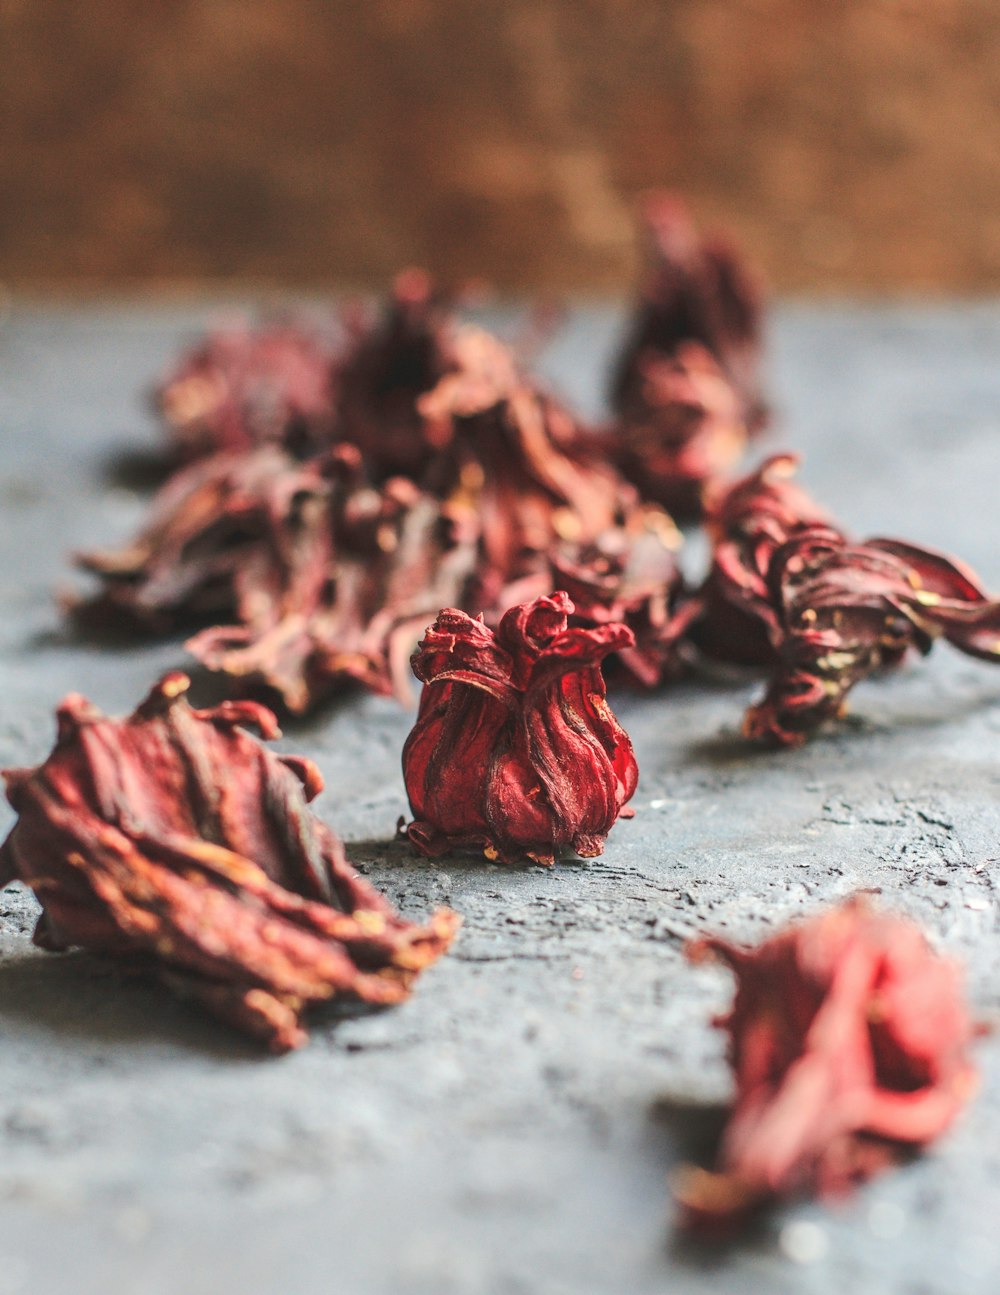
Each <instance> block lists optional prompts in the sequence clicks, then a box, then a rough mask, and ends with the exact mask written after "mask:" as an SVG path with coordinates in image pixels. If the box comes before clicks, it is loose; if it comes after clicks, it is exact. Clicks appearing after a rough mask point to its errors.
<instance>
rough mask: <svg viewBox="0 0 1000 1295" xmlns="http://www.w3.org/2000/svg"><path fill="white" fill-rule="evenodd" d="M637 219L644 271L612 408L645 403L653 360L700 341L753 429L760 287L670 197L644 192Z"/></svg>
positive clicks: (760, 406) (760, 408)
mask: <svg viewBox="0 0 1000 1295" xmlns="http://www.w3.org/2000/svg"><path fill="white" fill-rule="evenodd" d="M639 215H640V222H641V227H642V233H643V239H644V243H645V253H646V262H647V268H646V271H645V278H644V281H643V285H642V290H641V295H640V300H639V305H638V309H637V310H636V313H635V317H634V319H633V322H632V326H631V330H630V333H629V336H628V339H627V341H626V343H625V347H624V349H623V351H622V354H621V356H620V358H619V360H618V364H617V368H616V371H615V375H614V380H613V383H612V391H611V401H612V406H613V408H614V409H615V410H616V411H617V412H619V413H621V414H623V415H627V414H628V413H629V410H630V409H632V408H634V406H635V404H636V402H637V401H639V402H641V401H642V399H643V397H642V388H643V387H644V386H645V384H646V382H647V377H646V371H645V370H646V365H647V363H648V361H649V360H650V359H651V358H655V357H657V356H675V355H676V354H677V353H678V349H679V348H680V347H681V346H682V345H683V344H684V343H686V342H697V343H699V344H700V345H701V346H702V347H704V348H705V349H706V350H707V351H708V352H709V353H710V354H711V355H712V356H713V357H714V358H715V360H716V361H717V363H718V364H719V366H720V367H721V369H722V373H723V374H724V376H725V378H726V379H727V381H728V382H729V383H730V384H731V385H732V387H733V388H734V390H735V392H736V394H737V396H738V399H739V406H740V419H741V421H742V422H744V423H745V424H746V426H747V427H748V428H749V429H750V430H751V431H753V430H755V429H756V428H757V427H759V426H760V425H761V424H762V423H763V422H764V419H765V407H764V402H763V400H762V398H761V394H760V377H759V370H760V356H761V347H762V308H761V291H760V287H759V285H758V284H757V283H756V282H755V280H754V279H753V277H752V276H751V275H750V273H749V271H748V270H747V268H746V266H745V265H744V264H743V261H742V259H741V258H740V256H739V255H738V253H737V252H736V251H735V250H734V248H732V247H731V246H730V245H729V243H728V242H727V241H726V240H724V239H721V238H717V237H713V238H709V239H703V238H701V236H700V235H699V234H698V232H697V230H696V229H695V226H694V222H693V221H692V219H691V216H690V213H689V212H688V210H687V208H686V207H685V205H684V203H683V202H682V201H681V199H680V198H678V197H677V196H676V195H675V194H672V193H668V192H663V191H656V192H653V193H650V194H647V195H646V198H645V199H644V201H643V203H642V205H641V208H640V213H639Z"/></svg>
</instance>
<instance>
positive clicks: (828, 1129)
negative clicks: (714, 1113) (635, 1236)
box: [676, 901, 976, 1228]
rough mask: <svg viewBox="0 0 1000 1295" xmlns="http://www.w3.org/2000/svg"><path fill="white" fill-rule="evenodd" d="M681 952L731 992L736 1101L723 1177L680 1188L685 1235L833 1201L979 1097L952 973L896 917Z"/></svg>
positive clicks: (852, 912)
mask: <svg viewBox="0 0 1000 1295" xmlns="http://www.w3.org/2000/svg"><path fill="white" fill-rule="evenodd" d="M690 952H691V956H692V957H693V958H694V959H695V960H701V959H703V958H705V957H706V956H710V955H715V956H717V957H720V958H721V959H722V960H723V961H724V962H726V963H728V965H729V966H731V967H732V969H733V971H734V972H735V974H736V981H737V989H736V998H735V1001H734V1004H733V1008H732V1012H731V1013H730V1014H729V1016H728V1017H727V1018H726V1019H725V1020H723V1021H721V1022H720V1024H721V1025H722V1026H723V1027H724V1028H725V1030H726V1031H727V1033H728V1035H729V1054H730V1060H731V1063H732V1067H733V1071H734V1075H735V1081H736V1096H735V1100H734V1103H733V1108H732V1112H731V1114H730V1117H729V1121H728V1124H727V1126H726V1129H725V1132H724V1134H723V1140H722V1147H721V1154H720V1163H719V1168H718V1170H717V1171H716V1172H712V1173H709V1172H706V1171H704V1170H701V1169H694V1168H691V1169H687V1170H685V1171H682V1173H681V1174H680V1175H679V1177H678V1181H677V1184H676V1191H677V1195H678V1198H679V1200H680V1203H681V1205H682V1208H683V1209H684V1211H685V1219H686V1222H687V1223H688V1224H689V1225H691V1226H696V1227H701V1228H711V1227H714V1228H718V1227H720V1226H726V1225H727V1224H728V1225H730V1226H732V1225H733V1224H735V1223H737V1222H738V1221H740V1220H741V1219H742V1218H743V1217H745V1216H746V1215H747V1214H748V1213H749V1212H750V1211H751V1210H753V1209H755V1208H756V1207H758V1206H760V1205H762V1204H765V1203H767V1202H768V1201H769V1200H773V1199H775V1198H781V1197H788V1196H793V1195H799V1194H803V1193H810V1192H816V1193H818V1194H820V1195H821V1196H835V1195H838V1194H842V1193H844V1192H846V1191H847V1190H849V1189H850V1188H851V1187H852V1186H853V1185H854V1184H855V1183H857V1182H860V1181H863V1180H864V1179H866V1178H868V1177H870V1176H871V1175H872V1174H873V1173H875V1172H877V1171H878V1170H879V1169H881V1168H883V1167H885V1166H886V1165H888V1164H891V1163H892V1162H893V1161H894V1160H895V1159H896V1158H898V1156H899V1155H900V1154H901V1152H902V1151H903V1150H905V1148H907V1147H911V1148H913V1147H921V1146H924V1145H926V1144H927V1143H929V1142H931V1141H932V1140H933V1139H934V1138H936V1137H938V1136H939V1135H940V1134H941V1133H943V1132H944V1130H945V1129H946V1128H947V1127H948V1126H949V1124H951V1122H952V1121H953V1119H954V1118H955V1117H956V1116H957V1115H958V1113H959V1111H960V1110H961V1109H962V1107H963V1105H964V1104H965V1103H966V1102H967V1101H968V1099H969V1097H970V1096H971V1094H972V1092H973V1091H974V1089H975V1084H976V1074H975V1070H974V1069H973V1066H972V1063H971V1061H970V1059H969V1044H970V1041H971V1040H972V1038H973V1036H974V1034H975V1033H976V1029H975V1027H974V1026H973V1024H972V1022H971V1021H970V1018H969V1015H968V1012H967V1010H966V1007H965V1004H964V1002H963V997H962V992H961V977H960V973H959V971H958V968H957V967H956V965H955V964H954V963H953V962H951V961H950V960H949V959H947V958H944V957H941V956H939V955H937V954H935V953H934V952H933V950H932V949H931V948H930V947H929V945H928V944H927V941H926V940H925V938H924V936H923V935H922V933H921V932H920V930H919V929H918V928H917V927H916V926H915V925H914V924H913V923H912V922H910V921H908V920H906V919H905V918H902V917H896V916H892V915H888V914H881V913H877V912H874V911H872V910H871V909H870V908H869V907H868V906H867V905H866V904H864V903H862V902H860V901H851V902H848V903H846V904H843V905H841V906H840V907H839V908H836V909H832V910H830V911H828V912H826V913H823V914H821V915H820V916H818V917H814V918H812V919H810V920H808V921H805V922H802V923H800V924H798V925H795V926H792V927H790V928H789V929H788V930H786V931H784V932H782V933H781V934H779V935H777V936H774V937H773V938H771V939H770V940H767V941H766V942H765V943H764V944H762V945H760V946H759V947H758V948H756V949H752V950H743V949H739V948H736V947H734V946H733V945H730V944H728V943H726V942H725V941H723V940H718V939H706V940H702V941H699V942H698V943H697V944H695V945H694V946H693V947H692V949H691V951H690Z"/></svg>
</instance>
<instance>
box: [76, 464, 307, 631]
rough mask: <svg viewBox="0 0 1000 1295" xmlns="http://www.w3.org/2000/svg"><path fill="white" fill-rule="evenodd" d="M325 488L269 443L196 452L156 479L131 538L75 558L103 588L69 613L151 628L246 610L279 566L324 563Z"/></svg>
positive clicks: (98, 623)
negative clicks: (320, 525) (198, 455)
mask: <svg viewBox="0 0 1000 1295" xmlns="http://www.w3.org/2000/svg"><path fill="white" fill-rule="evenodd" d="M328 493H329V484H328V482H327V481H326V479H325V477H324V474H323V472H322V471H321V470H320V468H319V466H318V465H317V463H316V462H311V463H298V462H296V461H295V460H294V459H293V458H291V457H290V456H289V455H287V454H286V453H284V451H282V450H280V449H278V448H276V447H274V446H265V447H263V448H261V449H258V450H254V451H252V452H247V453H240V454H218V455H215V456H213V457H211V458H204V459H199V460H198V461H197V462H195V463H192V464H190V465H189V466H188V467H186V468H184V469H183V470H182V471H180V472H177V473H175V474H174V475H173V477H171V478H170V480H169V481H168V482H167V483H166V485H164V486H163V488H162V489H161V490H160V491H159V493H158V494H157V495H156V497H155V499H154V500H153V504H152V507H151V509H150V515H149V519H148V521H147V523H146V525H145V526H144V527H143V529H142V530H141V532H140V533H139V535H138V536H137V537H136V538H135V540H133V541H132V543H131V544H129V545H127V546H126V547H125V548H123V549H118V550H110V551H104V552H90V553H83V554H79V555H78V556H77V563H78V565H79V566H81V567H83V568H84V569H85V570H87V571H90V572H92V573H93V574H94V575H96V576H99V577H100V578H101V581H102V583H103V588H102V590H101V592H100V593H98V594H97V595H96V596H94V597H92V598H89V599H81V600H80V601H78V602H77V603H76V604H75V606H74V607H73V611H74V614H75V615H76V616H77V618H78V619H80V620H81V621H83V622H84V623H86V624H88V625H92V626H95V627H98V628H120V627H126V628H131V629H142V630H145V631H148V632H155V633H163V632H166V631H170V630H173V629H175V628H177V627H178V626H184V625H190V624H191V623H197V622H199V621H205V620H221V619H232V618H233V617H234V616H238V617H240V618H241V619H245V618H250V617H251V616H252V615H253V609H254V608H255V607H256V606H257V605H258V604H259V603H260V602H261V601H262V600H266V599H268V598H272V597H273V596H274V590H275V589H276V588H277V589H284V588H285V587H286V585H287V580H288V577H287V572H289V571H290V570H300V569H302V568H304V567H308V566H310V565H311V566H316V565H317V563H318V564H319V565H322V564H323V562H324V561H325V559H324V557H323V554H322V552H321V553H319V554H317V553H316V549H317V541H318V542H319V548H320V549H322V548H323V540H322V537H321V536H320V535H319V533H318V531H317V519H319V518H321V517H322V516H323V515H324V513H325V509H326V507H327V505H326V498H327V495H328Z"/></svg>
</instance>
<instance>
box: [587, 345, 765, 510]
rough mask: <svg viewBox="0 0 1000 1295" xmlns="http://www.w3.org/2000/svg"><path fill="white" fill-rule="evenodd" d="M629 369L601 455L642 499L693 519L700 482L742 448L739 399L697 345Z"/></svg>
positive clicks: (720, 469)
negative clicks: (623, 399) (629, 383)
mask: <svg viewBox="0 0 1000 1295" xmlns="http://www.w3.org/2000/svg"><path fill="white" fill-rule="evenodd" d="M636 365H637V381H636V383H635V384H634V387H633V390H632V393H631V396H630V400H629V403H628V406H627V408H625V409H624V410H623V411H622V416H621V420H620V422H619V423H617V424H615V425H614V426H612V428H611V429H610V430H609V431H608V432H606V433H605V438H604V439H605V444H606V448H607V453H608V454H609V456H610V457H611V459H612V461H613V462H614V463H615V464H616V465H617V467H618V468H619V470H620V471H621V473H622V475H623V476H624V477H625V478H626V480H628V481H631V482H632V484H633V485H634V486H635V487H636V488H637V489H638V491H639V493H640V495H641V496H642V497H643V499H648V500H651V501H653V502H655V503H658V504H661V505H662V506H663V507H665V508H669V509H670V511H671V512H672V513H674V514H675V515H676V516H678V517H697V516H699V515H700V514H701V511H702V494H703V491H704V488H705V486H706V484H707V483H708V482H711V481H713V480H715V479H716V478H717V477H719V476H721V475H722V474H723V473H725V472H728V471H729V470H730V469H731V468H732V467H733V465H734V464H735V463H736V462H737V461H738V460H739V458H740V456H741V455H742V454H743V451H744V449H745V448H746V444H747V428H746V423H745V422H744V420H743V410H742V405H741V403H740V400H739V398H738V397H737V395H736V392H735V391H734V389H733V387H732V386H731V385H730V383H729V381H728V379H727V378H726V377H725V376H724V375H723V373H722V370H721V369H720V368H719V366H718V364H717V363H716V362H715V360H714V359H713V358H712V356H711V355H710V354H709V352H708V351H707V350H706V349H705V348H704V346H702V345H701V344H700V343H698V342H682V343H681V344H680V345H679V346H678V347H677V350H676V351H675V352H674V353H672V354H670V355H666V356H661V355H657V354H653V355H650V356H648V357H646V358H643V359H641V360H637V361H636Z"/></svg>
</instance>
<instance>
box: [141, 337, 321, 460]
mask: <svg viewBox="0 0 1000 1295" xmlns="http://www.w3.org/2000/svg"><path fill="white" fill-rule="evenodd" d="M335 369H336V353H335V350H334V347H333V346H332V345H331V344H330V343H329V342H328V341H327V340H325V339H324V338H323V337H322V336H321V335H320V334H319V333H318V332H317V331H314V330H313V331H310V330H308V329H306V328H303V327H299V326H296V325H294V324H272V325H270V326H267V327H264V328H260V329H248V328H243V329H233V330H230V331H220V332H215V333H211V334H209V336H208V337H206V338H205V339H204V341H202V342H200V343H199V344H198V345H197V346H196V347H194V348H193V349H192V350H190V351H189V352H188V353H187V354H186V355H184V356H183V357H182V358H181V360H180V362H179V363H178V365H177V367H176V369H175V370H174V371H173V372H172V373H171V374H170V375H169V376H168V377H167V378H165V379H164V381H163V382H162V383H161V385H160V386H159V388H158V389H157V391H156V394H155V403H156V405H157V408H158V409H159V411H160V413H161V414H162V416H163V418H164V420H165V421H166V423H167V426H168V428H169V431H170V435H171V439H172V441H173V444H174V448H175V449H176V451H177V452H178V454H179V455H180V456H181V457H182V458H196V457H199V456H200V455H203V454H217V453H223V452H232V451H245V450H250V449H254V448H255V447H257V446H259V445H264V444H277V445H279V446H282V447H284V448H285V449H287V450H290V451H292V452H293V453H295V454H299V455H305V454H308V453H311V452H312V451H314V450H317V449H320V448H322V447H323V446H324V445H326V444H328V443H329V441H330V437H331V433H332V427H333V422H334V385H335V379H334V375H335Z"/></svg>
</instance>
